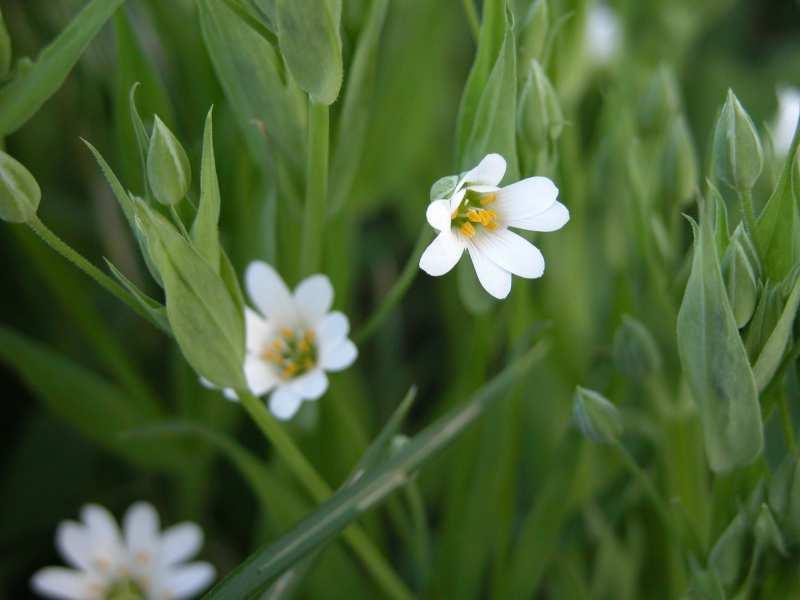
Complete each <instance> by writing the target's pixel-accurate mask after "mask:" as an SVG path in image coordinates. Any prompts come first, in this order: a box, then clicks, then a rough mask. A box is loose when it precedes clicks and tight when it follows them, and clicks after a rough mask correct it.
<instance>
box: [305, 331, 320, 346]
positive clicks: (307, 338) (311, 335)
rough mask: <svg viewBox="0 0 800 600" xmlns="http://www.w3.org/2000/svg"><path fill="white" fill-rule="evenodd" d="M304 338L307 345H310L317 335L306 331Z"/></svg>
mask: <svg viewBox="0 0 800 600" xmlns="http://www.w3.org/2000/svg"><path fill="white" fill-rule="evenodd" d="M305 338H306V340H307V341H308V342H309V343H312V342H313V341H314V340H315V339H317V334H316V333H314V330H313V329H307V330H306V336H305Z"/></svg>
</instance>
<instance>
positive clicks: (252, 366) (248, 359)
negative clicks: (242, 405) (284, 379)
mask: <svg viewBox="0 0 800 600" xmlns="http://www.w3.org/2000/svg"><path fill="white" fill-rule="evenodd" d="M244 378H245V379H246V380H247V387H248V388H250V391H251V392H252V393H253V395H254V396H263V395H264V394H266V393H267V392H268V391H270V390H271V389H272V388H273V387H275V384H276V383H277V382H278V378H277V376H276V375H275V370H274V369H273V368H272V366H271V365H270V364H269V363H267V362H266V361H264V360H262V359H261V358H260V357H259V356H258V355H255V354H247V356H245V358H244Z"/></svg>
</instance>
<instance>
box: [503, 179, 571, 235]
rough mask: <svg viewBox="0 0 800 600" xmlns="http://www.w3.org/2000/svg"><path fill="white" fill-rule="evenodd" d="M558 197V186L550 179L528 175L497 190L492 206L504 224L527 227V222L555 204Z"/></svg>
mask: <svg viewBox="0 0 800 600" xmlns="http://www.w3.org/2000/svg"><path fill="white" fill-rule="evenodd" d="M556 198H558V188H557V187H556V186H555V184H554V183H553V182H552V181H551V180H550V179H548V178H547V177H528V178H527V179H523V180H522V181H518V182H516V183H512V184H511V185H509V186H506V187H504V188H502V189H501V190H500V191H499V192H497V200H496V201H495V203H494V204H493V205H492V206H491V207H490V208H492V209H493V210H494V211H496V212H497V215H498V217H499V220H500V221H501V222H502V224H503V225H506V226H510V227H520V228H522V229H527V224H528V223H529V222H532V219H533V218H534V217H536V216H538V215H540V214H542V213H543V212H544V211H546V210H547V209H548V208H550V207H551V206H553V203H554V202H555V201H556Z"/></svg>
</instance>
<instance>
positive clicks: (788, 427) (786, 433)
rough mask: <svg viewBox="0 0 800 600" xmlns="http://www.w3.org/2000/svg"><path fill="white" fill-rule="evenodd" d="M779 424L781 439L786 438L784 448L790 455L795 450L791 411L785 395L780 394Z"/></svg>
mask: <svg viewBox="0 0 800 600" xmlns="http://www.w3.org/2000/svg"><path fill="white" fill-rule="evenodd" d="M781 424H782V425H783V437H784V438H786V447H787V448H788V450H789V452H791V453H792V454H794V453H795V451H796V450H797V444H796V442H795V439H794V423H793V422H792V410H791V408H789V402H788V399H787V398H786V394H785V393H784V394H781Z"/></svg>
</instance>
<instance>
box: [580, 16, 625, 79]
mask: <svg viewBox="0 0 800 600" xmlns="http://www.w3.org/2000/svg"><path fill="white" fill-rule="evenodd" d="M620 29H621V28H620V23H619V17H617V13H615V12H614V10H613V9H611V8H610V7H609V6H608V5H606V4H605V3H604V2H595V3H594V4H592V6H591V7H590V8H589V12H588V14H587V15H586V49H587V51H588V53H589V55H590V57H591V58H592V59H594V61H595V62H597V63H599V64H606V63H608V62H609V61H610V60H611V59H612V58H613V57H614V55H615V54H616V53H617V51H618V50H619V47H620V42H621V38H622V35H621V32H620Z"/></svg>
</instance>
